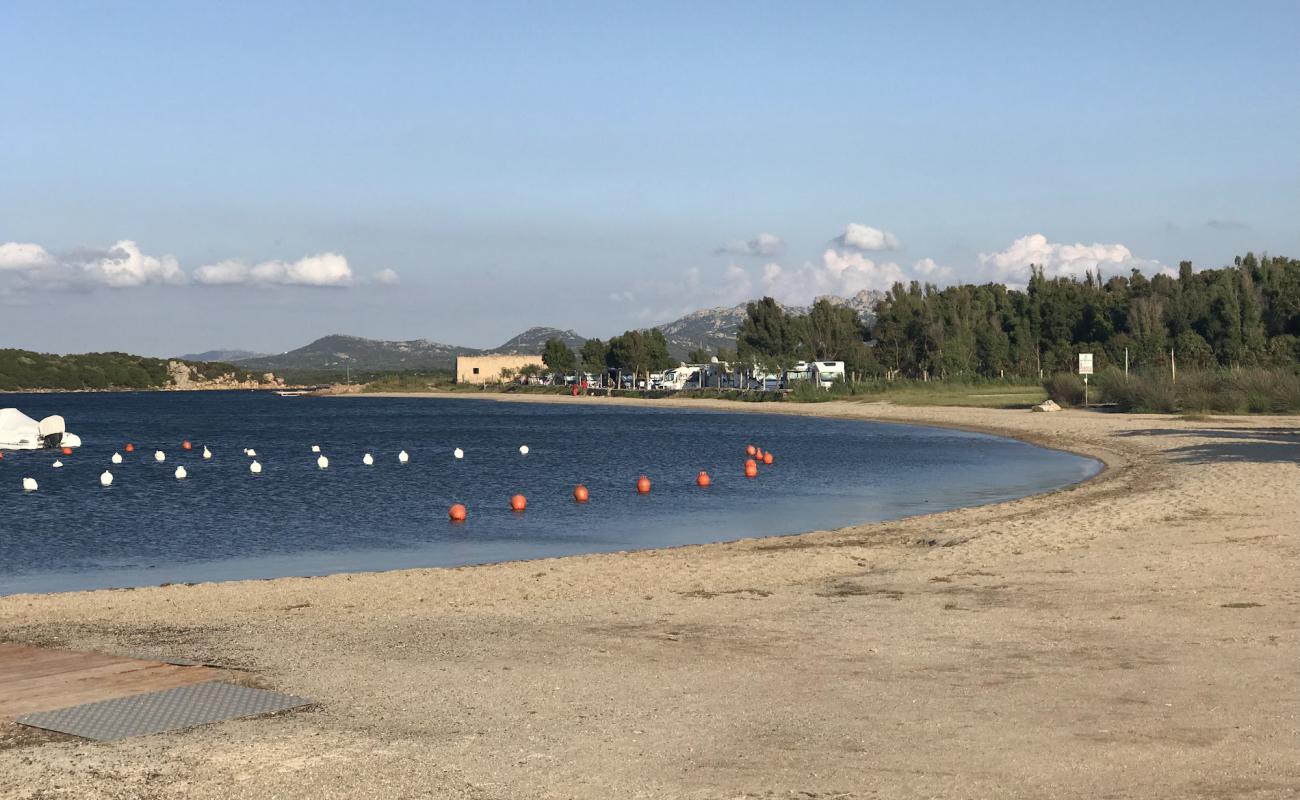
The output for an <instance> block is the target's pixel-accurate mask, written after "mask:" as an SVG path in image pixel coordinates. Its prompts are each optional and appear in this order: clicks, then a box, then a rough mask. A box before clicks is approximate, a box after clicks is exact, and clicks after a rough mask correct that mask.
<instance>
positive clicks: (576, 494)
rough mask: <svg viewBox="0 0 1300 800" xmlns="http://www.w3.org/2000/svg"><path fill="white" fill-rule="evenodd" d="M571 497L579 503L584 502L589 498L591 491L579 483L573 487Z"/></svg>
mask: <svg viewBox="0 0 1300 800" xmlns="http://www.w3.org/2000/svg"><path fill="white" fill-rule="evenodd" d="M573 499H574V500H577V501H578V502H579V503H585V502H587V501H588V500H590V499H591V492H589V491H587V487H586V486H583V485H582V484H581V483H580V484H578V485H577V486H575V487H573Z"/></svg>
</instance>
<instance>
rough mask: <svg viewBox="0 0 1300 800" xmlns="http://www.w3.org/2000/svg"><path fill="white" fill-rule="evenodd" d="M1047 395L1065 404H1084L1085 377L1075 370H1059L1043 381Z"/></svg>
mask: <svg viewBox="0 0 1300 800" xmlns="http://www.w3.org/2000/svg"><path fill="white" fill-rule="evenodd" d="M1043 388H1044V389H1046V390H1047V396H1048V397H1050V398H1052V399H1053V400H1055V401H1056V402H1057V403H1059V404H1061V405H1063V406H1081V405H1083V378H1080V377H1079V376H1078V375H1075V374H1074V373H1073V372H1058V373H1056V374H1054V375H1053V376H1052V377H1050V378H1048V379H1047V380H1045V381H1043Z"/></svg>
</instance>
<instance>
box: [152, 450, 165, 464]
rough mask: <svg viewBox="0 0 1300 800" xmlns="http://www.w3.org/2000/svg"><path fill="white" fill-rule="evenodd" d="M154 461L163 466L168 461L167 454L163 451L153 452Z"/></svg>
mask: <svg viewBox="0 0 1300 800" xmlns="http://www.w3.org/2000/svg"><path fill="white" fill-rule="evenodd" d="M153 460H154V461H157V462H158V463H160V464H161V463H162V462H164V461H166V460H167V454H166V453H164V452H163V451H161V450H155V451H153Z"/></svg>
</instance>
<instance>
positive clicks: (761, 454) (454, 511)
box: [0, 439, 776, 522]
mask: <svg viewBox="0 0 1300 800" xmlns="http://www.w3.org/2000/svg"><path fill="white" fill-rule="evenodd" d="M122 449H123V450H125V451H126V452H127V453H133V452H135V445H134V444H133V443H131V442H127V443H126V444H125V445H124V446H123V447H122ZM181 449H182V450H184V451H189V450H192V449H193V444H192V443H191V442H190V441H189V440H188V439H186V440H184V441H182V442H181ZM311 452H313V453H317V454H319V455H318V456H317V458H316V468H317V469H318V470H326V469H329V465H330V460H329V457H328V456H326V455H325V454H324V453H322V452H321V447H320V445H316V444H314V445H312V446H311ZM63 453H64V454H65V455H71V454H72V450H71V449H70V448H63ZM243 453H244V455H245V456H247V457H249V458H251V459H252V461H250V462H249V464H248V471H249V472H250V473H251V474H253V475H260V474H262V463H261V462H260V461H258V460H257V451H256V450H254V449H253V448H251V447H245V448H244V449H243ZM528 453H529V447H528V445H526V444H523V445H520V446H519V454H520V455H522V456H526V455H528ZM744 453H745V455H746V456H747V457H746V458H745V461H744V464H743V471H744V476H745V477H746V478H751V479H752V478H756V477H758V471H759V470H758V468H759V464H762V465H763V466H765V467H770V466H772V465H773V464H774V463H775V461H776V458H775V456H773V455H772V452H771V451H770V450H764V449H763V448H761V447H759V446H757V445H753V444H748V445H746V446H745V450H744ZM452 457H453V458H455V459H456V460H458V461H459V460H461V459H463V458H464V457H465V451H464V450H462V449H461V448H459V447H457V448H456V449H454V450H453V451H452ZM0 458H3V453H0ZM153 458H154V461H155V462H157V463H160V464H161V463H164V462H165V461H166V460H167V454H166V452H164V451H163V450H155V451H154V454H153ZM202 458H203V460H204V461H210V460H212V451H211V450H210V449H209V448H208V447H207V446H206V445H205V446H204V447H203V452H202ZM410 460H411V456H410V454H409V453H407V452H406V451H405V450H401V451H399V452H398V454H397V461H398V463H399V464H406V463H408V462H409V461H410ZM109 461H110V462H111V463H113V464H122V463H123V461H124V459H123V457H122V453H121V452H116V451H115V452H114V453H113V455H112V456H111V457H110V458H109ZM361 463H362V464H364V465H365V466H373V465H374V463H375V458H374V455H373V454H371V453H369V452H367V453H365V454H364V455H363V456H362V457H361ZM51 466H52V467H54V468H55V469H58V468H60V467H62V466H63V462H62V461H60V460H58V459H55V461H54V463H53V464H52V465H51ZM172 475H173V476H174V477H175V478H176V480H178V481H181V480H185V479H186V478H188V477H189V472H188V471H187V470H186V469H185V466H184V465H180V466H177V467H176V469H175V471H174V472H173V473H172ZM113 480H114V476H113V473H112V472H110V471H108V470H104V471H103V472H102V473H100V475H99V484H100V485H101V486H104V487H108V486H112V485H113ZM712 484H713V479H712V477H710V476H709V473H708V472H707V471H706V470H700V471H699V472H698V473H697V474H696V476H695V485H696V486H698V487H700V488H702V489H704V488H708V487H709V486H711V485H712ZM633 487H634V489H635V490H636V493H637V494H641V495H647V494H650V490H651V488H652V484H651V481H650V478H649V477H648V476H646V475H641V476H639V477H638V478H637V479H636V481H635V482H634V484H633ZM39 488H40V485H39V484H38V483H37V482H36V479H35V478H32V477H24V478H23V479H22V489H23V491H24V492H35V491H38V490H39ZM573 499H574V501H575V502H577V503H579V504H584V503H587V502H588V501H589V500H590V499H591V492H590V490H589V489H588V488H587V487H586V486H585V485H583V484H581V483H580V484H577V485H576V486H574V487H573ZM527 508H528V498H527V497H525V496H524V495H523V494H522V493H520V494H515V495H513V496H512V497H511V498H510V510H511V511H513V512H515V513H523V512H524V511H525V510H526V509H527ZM468 516H469V511H468V509H467V508H466V506H465V504H463V503H454V504H452V506H451V507H450V508H448V510H447V518H448V519H449V520H450V521H452V522H464V521H465V520H466V519H467V518H468Z"/></svg>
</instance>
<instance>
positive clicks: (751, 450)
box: [745, 444, 758, 456]
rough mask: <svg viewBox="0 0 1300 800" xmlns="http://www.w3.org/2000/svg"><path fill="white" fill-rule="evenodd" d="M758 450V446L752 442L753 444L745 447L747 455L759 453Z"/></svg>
mask: <svg viewBox="0 0 1300 800" xmlns="http://www.w3.org/2000/svg"><path fill="white" fill-rule="evenodd" d="M757 452H758V448H757V447H755V446H754V445H752V444H751V445H747V446H746V447H745V455H747V456H752V455H754V454H755V453H757Z"/></svg>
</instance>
